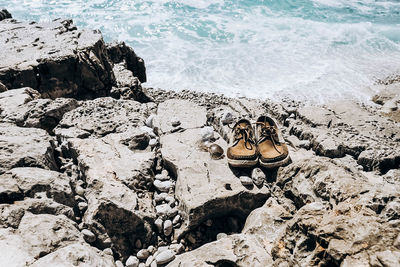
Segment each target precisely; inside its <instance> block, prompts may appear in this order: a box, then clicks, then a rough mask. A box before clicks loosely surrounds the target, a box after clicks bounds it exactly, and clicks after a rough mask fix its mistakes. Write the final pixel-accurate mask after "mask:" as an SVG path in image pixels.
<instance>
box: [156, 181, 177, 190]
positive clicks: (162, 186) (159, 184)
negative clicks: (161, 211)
mask: <svg viewBox="0 0 400 267" xmlns="http://www.w3.org/2000/svg"><path fill="white" fill-rule="evenodd" d="M153 184H154V186H155V187H156V188H157V189H158V190H159V191H161V192H168V191H169V189H170V188H172V186H173V183H172V182H171V181H160V180H155V181H154V182H153Z"/></svg>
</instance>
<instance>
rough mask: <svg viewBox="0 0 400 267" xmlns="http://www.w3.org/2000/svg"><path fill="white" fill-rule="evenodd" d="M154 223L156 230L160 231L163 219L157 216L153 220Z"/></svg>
mask: <svg viewBox="0 0 400 267" xmlns="http://www.w3.org/2000/svg"><path fill="white" fill-rule="evenodd" d="M154 224H155V225H156V227H157V230H158V232H159V233H162V230H163V221H162V220H161V219H160V218H157V220H155V222H154Z"/></svg>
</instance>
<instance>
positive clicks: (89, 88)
mask: <svg viewBox="0 0 400 267" xmlns="http://www.w3.org/2000/svg"><path fill="white" fill-rule="evenodd" d="M0 40H1V47H2V51H1V52H2V56H1V58H2V61H1V63H0V82H2V83H3V84H4V85H6V86H7V87H8V89H13V88H20V87H25V86H28V87H32V88H33V89H36V90H38V91H39V92H40V93H41V94H42V96H43V97H50V98H56V97H62V96H76V95H78V94H79V95H81V96H85V95H89V96H90V95H105V94H106V93H107V92H108V91H110V89H111V86H112V85H113V84H114V83H115V79H114V75H113V72H112V66H111V65H110V62H109V59H108V55H107V50H106V47H105V44H104V41H103V37H102V35H101V33H100V32H99V31H91V30H77V29H76V27H75V26H74V25H73V24H72V21H71V20H55V21H52V22H49V23H28V22H17V21H11V20H8V21H6V22H2V23H0Z"/></svg>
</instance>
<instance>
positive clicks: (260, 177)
mask: <svg viewBox="0 0 400 267" xmlns="http://www.w3.org/2000/svg"><path fill="white" fill-rule="evenodd" d="M251 179H252V180H253V183H254V184H255V185H256V186H260V185H262V184H263V183H264V181H265V180H266V177H265V174H264V172H263V171H262V170H261V169H260V168H254V169H253V171H252V172H251Z"/></svg>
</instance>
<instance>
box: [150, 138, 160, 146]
mask: <svg viewBox="0 0 400 267" xmlns="http://www.w3.org/2000/svg"><path fill="white" fill-rule="evenodd" d="M157 144H158V140H157V139H156V138H151V139H150V141H149V146H150V147H155V146H156V145H157Z"/></svg>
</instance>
